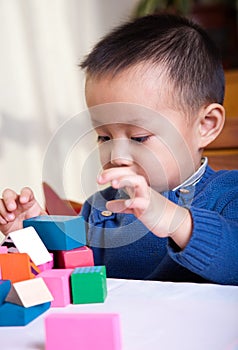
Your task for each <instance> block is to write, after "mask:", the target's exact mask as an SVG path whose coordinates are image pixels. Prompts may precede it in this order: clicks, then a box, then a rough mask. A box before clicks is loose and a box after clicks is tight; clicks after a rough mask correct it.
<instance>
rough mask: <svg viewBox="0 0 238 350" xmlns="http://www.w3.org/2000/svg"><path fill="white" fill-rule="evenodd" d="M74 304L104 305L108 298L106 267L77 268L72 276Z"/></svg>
mask: <svg viewBox="0 0 238 350" xmlns="http://www.w3.org/2000/svg"><path fill="white" fill-rule="evenodd" d="M71 290H72V302H73V304H88V303H103V302H104V300H105V298H106V296H107V276H106V268H105V266H88V267H77V268H75V269H74V271H73V272H72V274H71Z"/></svg>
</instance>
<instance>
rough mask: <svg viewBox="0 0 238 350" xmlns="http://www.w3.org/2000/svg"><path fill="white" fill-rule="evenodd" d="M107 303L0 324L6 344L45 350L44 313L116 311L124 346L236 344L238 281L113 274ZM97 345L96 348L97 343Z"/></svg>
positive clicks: (144, 349)
mask: <svg viewBox="0 0 238 350" xmlns="http://www.w3.org/2000/svg"><path fill="white" fill-rule="evenodd" d="M107 284H108V296H107V299H106V301H105V303H102V304H87V305H72V304H71V305H69V306H67V307H65V308H51V309H50V310H48V311H47V312H46V313H44V314H43V315H41V316H40V317H39V318H37V319H35V320H34V321H33V322H31V323H30V324H29V325H27V326H26V327H1V328H0V349H1V350H23V349H24V350H44V342H45V334H44V317H45V315H46V314H49V313H56V312H61V313H62V312H67V313H68V312H72V313H75V312H83V313H84V312H93V313H95V312H99V313H101V312H105V313H107V312H109V313H111V312H113V313H114V312H116V313H119V315H120V322H121V332H122V343H123V350H180V349H181V350H237V349H238V287H235V286H220V285H212V284H193V283H172V282H156V281H133V280H120V279H108V280H107ZM95 350H96V349H95Z"/></svg>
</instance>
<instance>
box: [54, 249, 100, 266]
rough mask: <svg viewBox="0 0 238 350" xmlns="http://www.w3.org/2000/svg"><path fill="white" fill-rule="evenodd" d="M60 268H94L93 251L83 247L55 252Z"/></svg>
mask: <svg viewBox="0 0 238 350" xmlns="http://www.w3.org/2000/svg"><path fill="white" fill-rule="evenodd" d="M57 254H58V264H59V267H60V268H65V269H73V268H75V267H85V266H94V259H93V251H92V249H90V248H89V247H86V246H83V247H80V248H75V249H72V250H61V251H58V252H57Z"/></svg>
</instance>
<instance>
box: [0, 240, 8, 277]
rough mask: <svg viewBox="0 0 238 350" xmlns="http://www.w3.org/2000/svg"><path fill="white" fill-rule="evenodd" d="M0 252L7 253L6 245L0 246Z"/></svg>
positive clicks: (0, 272)
mask: <svg viewBox="0 0 238 350" xmlns="http://www.w3.org/2000/svg"><path fill="white" fill-rule="evenodd" d="M0 254H7V247H5V246H0ZM0 279H2V270H1V266H0Z"/></svg>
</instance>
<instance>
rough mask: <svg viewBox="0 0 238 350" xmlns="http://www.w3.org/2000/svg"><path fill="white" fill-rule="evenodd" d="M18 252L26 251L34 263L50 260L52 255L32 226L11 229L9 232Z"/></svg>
mask: <svg viewBox="0 0 238 350" xmlns="http://www.w3.org/2000/svg"><path fill="white" fill-rule="evenodd" d="M9 236H10V238H11V240H12V241H13V243H14V244H15V246H16V248H17V249H18V251H19V253H27V254H28V255H29V257H30V258H31V261H33V263H34V264H35V265H41V264H45V263H47V262H49V261H52V256H51V255H50V253H49V252H48V250H47V249H46V246H45V245H44V243H43V242H42V240H41V239H40V237H39V235H38V234H37V232H36V230H35V229H34V227H27V228H24V229H22V230H17V231H13V232H11V233H10V234H9Z"/></svg>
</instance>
